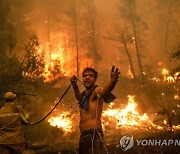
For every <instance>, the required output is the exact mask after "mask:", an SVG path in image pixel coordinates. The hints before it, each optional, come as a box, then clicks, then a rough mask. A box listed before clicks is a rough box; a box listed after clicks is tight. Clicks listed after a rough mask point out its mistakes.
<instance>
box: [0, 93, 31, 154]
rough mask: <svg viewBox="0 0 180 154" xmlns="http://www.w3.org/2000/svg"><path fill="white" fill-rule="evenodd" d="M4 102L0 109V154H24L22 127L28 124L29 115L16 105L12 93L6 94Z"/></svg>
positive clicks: (14, 96)
mask: <svg viewBox="0 0 180 154" xmlns="http://www.w3.org/2000/svg"><path fill="white" fill-rule="evenodd" d="M4 100H5V105H4V106H3V107H2V108H1V109H0V154H24V153H25V139H24V135H23V130H22V125H23V124H28V117H29V115H28V114H27V113H26V112H25V110H24V109H23V108H22V107H21V106H19V105H17V103H16V95H15V94H14V93H12V92H7V93H6V94H5V95H4Z"/></svg>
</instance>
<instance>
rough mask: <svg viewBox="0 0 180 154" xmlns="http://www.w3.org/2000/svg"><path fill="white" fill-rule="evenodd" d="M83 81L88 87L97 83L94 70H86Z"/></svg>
mask: <svg viewBox="0 0 180 154" xmlns="http://www.w3.org/2000/svg"><path fill="white" fill-rule="evenodd" d="M83 83H84V86H85V87H86V88H91V87H92V86H93V85H95V83H96V78H95V77H94V72H92V71H86V72H84V74H83Z"/></svg>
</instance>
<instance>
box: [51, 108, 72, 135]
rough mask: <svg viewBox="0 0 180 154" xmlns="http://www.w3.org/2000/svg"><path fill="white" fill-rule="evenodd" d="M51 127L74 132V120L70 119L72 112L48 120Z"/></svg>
mask: <svg viewBox="0 0 180 154" xmlns="http://www.w3.org/2000/svg"><path fill="white" fill-rule="evenodd" d="M48 122H49V124H50V125H51V126H54V127H57V128H62V130H63V131H64V132H67V133H70V132H72V119H71V117H70V112H63V113H60V114H59V115H57V116H53V117H51V118H49V119H48Z"/></svg>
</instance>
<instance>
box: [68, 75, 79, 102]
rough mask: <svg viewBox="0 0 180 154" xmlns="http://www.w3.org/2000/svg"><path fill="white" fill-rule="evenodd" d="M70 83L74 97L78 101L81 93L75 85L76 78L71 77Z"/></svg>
mask: <svg viewBox="0 0 180 154" xmlns="http://www.w3.org/2000/svg"><path fill="white" fill-rule="evenodd" d="M70 82H71V84H72V86H73V89H74V94H75V97H76V99H77V100H78V101H79V99H80V96H81V92H80V90H79V87H78V85H77V77H76V76H75V75H73V76H72V77H71V78H70Z"/></svg>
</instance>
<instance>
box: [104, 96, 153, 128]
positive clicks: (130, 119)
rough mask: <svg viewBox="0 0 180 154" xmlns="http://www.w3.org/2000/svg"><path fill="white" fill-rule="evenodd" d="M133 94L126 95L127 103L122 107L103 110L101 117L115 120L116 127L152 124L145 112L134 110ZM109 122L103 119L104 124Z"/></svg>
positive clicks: (135, 104) (135, 105)
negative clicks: (140, 112)
mask: <svg viewBox="0 0 180 154" xmlns="http://www.w3.org/2000/svg"><path fill="white" fill-rule="evenodd" d="M134 97H135V96H131V95H128V104H127V105H126V106H125V108H123V109H112V108H111V107H110V108H109V109H107V110H105V111H104V112H103V114H102V116H103V117H108V121H109V122H111V121H113V122H114V121H116V127H119V126H142V127H143V126H154V124H153V123H152V122H151V121H150V120H149V118H148V116H147V114H146V113H144V114H143V115H140V114H139V113H138V111H137V110H136V107H137V103H136V102H135V101H134ZM109 122H107V121H105V120H103V123H104V126H107V125H108V124H109Z"/></svg>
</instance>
